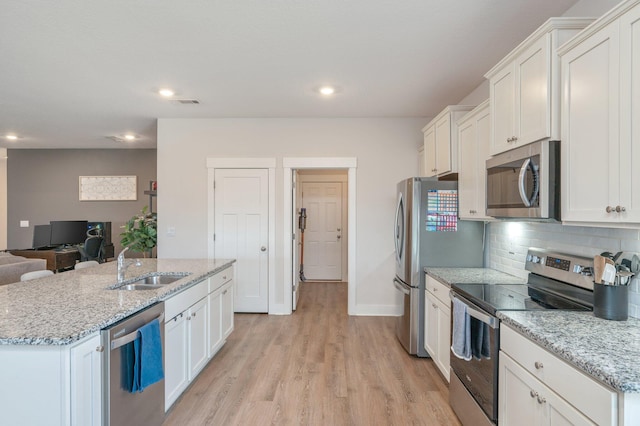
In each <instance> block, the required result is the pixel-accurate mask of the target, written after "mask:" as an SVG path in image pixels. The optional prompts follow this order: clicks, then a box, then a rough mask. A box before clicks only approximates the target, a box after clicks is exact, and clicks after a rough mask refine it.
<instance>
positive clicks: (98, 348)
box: [96, 345, 104, 352]
mask: <svg viewBox="0 0 640 426" xmlns="http://www.w3.org/2000/svg"><path fill="white" fill-rule="evenodd" d="M96 352H104V346H102V345H100V346H98V347H97V348H96Z"/></svg>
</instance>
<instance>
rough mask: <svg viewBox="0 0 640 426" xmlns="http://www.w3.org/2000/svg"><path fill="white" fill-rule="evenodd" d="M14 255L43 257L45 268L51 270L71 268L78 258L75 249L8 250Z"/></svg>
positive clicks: (78, 254) (34, 257)
mask: <svg viewBox="0 0 640 426" xmlns="http://www.w3.org/2000/svg"><path fill="white" fill-rule="evenodd" d="M9 253H11V254H12V255H14V256H22V257H26V258H29V259H45V260H46V261H47V269H48V270H50V271H53V272H59V271H63V270H65V269H70V268H73V267H74V266H75V264H76V261H78V260H80V252H79V251H78V250H77V249H73V248H70V249H67V250H64V251H57V250H53V249H49V250H9Z"/></svg>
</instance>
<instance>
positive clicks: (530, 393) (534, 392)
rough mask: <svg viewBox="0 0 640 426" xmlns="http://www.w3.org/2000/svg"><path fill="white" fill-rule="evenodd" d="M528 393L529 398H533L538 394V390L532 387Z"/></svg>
mask: <svg viewBox="0 0 640 426" xmlns="http://www.w3.org/2000/svg"><path fill="white" fill-rule="evenodd" d="M529 395H531V398H535V397H536V396H538V392H536V391H534V390H533V389H531V390H530V391H529Z"/></svg>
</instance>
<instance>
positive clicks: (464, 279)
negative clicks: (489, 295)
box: [424, 267, 527, 287]
mask: <svg viewBox="0 0 640 426" xmlns="http://www.w3.org/2000/svg"><path fill="white" fill-rule="evenodd" d="M424 271H425V272H426V273H427V274H429V275H430V276H432V277H434V278H435V279H437V280H438V281H440V282H441V283H442V284H444V285H446V286H448V287H451V284H452V283H478V284H524V283H526V282H527V280H526V279H524V278H519V277H516V276H514V275H510V274H506V273H504V272H500V271H496V270H495V269H490V268H431V267H427V268H424Z"/></svg>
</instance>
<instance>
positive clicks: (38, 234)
mask: <svg viewBox="0 0 640 426" xmlns="http://www.w3.org/2000/svg"><path fill="white" fill-rule="evenodd" d="M50 245H51V225H35V226H34V227H33V248H34V249H39V248H45V247H49V246H50Z"/></svg>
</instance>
